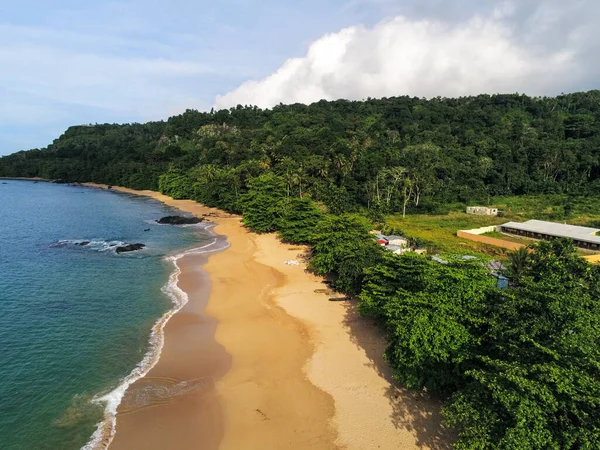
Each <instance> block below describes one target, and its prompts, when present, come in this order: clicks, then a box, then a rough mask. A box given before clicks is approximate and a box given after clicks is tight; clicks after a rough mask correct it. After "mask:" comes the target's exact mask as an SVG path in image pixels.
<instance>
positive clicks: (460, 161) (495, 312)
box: [0, 91, 600, 450]
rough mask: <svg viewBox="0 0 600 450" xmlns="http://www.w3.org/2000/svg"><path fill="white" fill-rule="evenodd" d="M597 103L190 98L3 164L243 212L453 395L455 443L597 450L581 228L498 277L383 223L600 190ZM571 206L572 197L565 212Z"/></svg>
mask: <svg viewBox="0 0 600 450" xmlns="http://www.w3.org/2000/svg"><path fill="white" fill-rule="evenodd" d="M599 101H600V91H592V92H588V93H578V94H570V95H564V96H560V97H557V98H530V97H527V96H522V95H496V96H485V95H482V96H478V97H467V98H460V99H439V98H438V99H432V100H423V99H417V98H408V97H401V98H391V99H382V100H368V101H365V102H347V101H337V102H325V101H322V102H319V103H316V104H313V105H310V106H304V105H291V106H279V107H276V108H274V109H273V110H265V111H263V110H259V109H256V108H243V107H238V108H236V109H233V110H229V111H219V112H210V113H200V112H197V111H187V112H186V113H184V114H182V115H180V116H176V117H172V118H170V119H169V120H168V121H166V122H154V123H148V124H145V125H140V124H133V125H96V126H79V127H72V128H70V129H69V130H67V131H66V133H65V134H64V135H63V136H61V137H60V138H59V139H57V140H56V141H55V142H54V143H53V144H52V145H50V146H49V147H48V148H46V149H41V150H31V151H28V152H20V153H17V154H14V155H10V156H7V157H4V158H2V159H0V176H12V177H16V176H22V177H34V176H38V177H43V178H49V179H57V178H61V179H63V180H66V181H79V182H83V181H95V182H102V183H106V184H114V185H122V186H128V187H132V188H137V189H143V188H149V189H160V190H161V191H162V192H163V193H166V194H168V195H170V196H172V197H175V198H192V199H195V200H197V201H200V202H202V203H204V204H207V205H210V206H216V207H220V208H222V209H226V210H229V211H236V212H241V213H242V214H243V223H244V224H245V225H246V226H247V227H248V228H250V229H251V230H253V231H255V232H259V233H263V232H277V233H279V236H280V237H281V238H282V239H283V240H284V241H286V242H289V243H293V244H307V245H308V246H309V247H310V251H309V254H308V259H309V262H308V270H310V271H312V272H313V273H315V274H318V275H323V276H327V277H328V279H329V282H330V283H331V285H332V287H333V288H334V289H337V290H339V291H343V292H346V293H348V294H351V295H352V296H353V297H355V298H357V299H358V305H359V309H360V311H361V313H362V314H364V315H366V316H370V317H373V318H374V319H375V320H376V321H377V322H378V323H379V325H380V326H381V327H382V328H383V329H384V330H385V331H386V333H387V337H388V342H389V346H388V348H387V350H386V354H385V356H386V360H387V362H388V363H389V364H390V366H391V367H392V368H393V370H394V374H395V377H396V379H397V380H398V381H399V382H401V383H402V384H403V385H404V386H407V387H410V388H413V389H419V390H424V389H426V390H427V391H428V392H430V393H436V394H438V395H440V396H441V397H442V398H443V400H444V410H443V411H444V417H445V420H446V422H445V423H446V424H447V425H449V426H452V427H454V428H455V429H456V431H457V434H458V439H457V441H456V442H455V443H454V448H455V449H457V450H515V449H519V450H539V449H552V450H559V449H568V450H583V449H590V450H591V449H598V448H600V380H599V378H598V373H599V371H600V288H599V287H600V266H598V265H596V266H591V265H590V264H588V263H587V262H586V261H584V260H583V259H582V258H580V257H579V256H578V254H577V252H576V250H575V248H574V247H573V245H572V243H570V242H569V241H565V240H554V241H551V242H540V243H538V244H535V245H533V246H532V248H531V249H528V250H526V249H522V250H521V251H519V252H516V253H514V254H512V255H511V256H510V261H509V262H507V263H506V264H507V265H508V271H505V272H504V274H505V275H507V276H508V277H510V279H511V287H510V288H507V289H502V290H501V289H499V288H498V287H497V283H496V279H495V278H493V277H492V276H491V275H490V273H489V271H488V270H487V269H486V267H485V266H486V264H485V262H486V261H485V260H483V259H478V258H476V259H474V260H472V259H470V260H465V259H463V258H461V257H460V256H457V255H444V257H445V258H447V260H442V262H440V260H439V258H438V259H437V261H436V260H434V259H432V258H429V257H428V256H423V255H416V254H410V253H405V254H403V255H395V254H392V253H391V252H386V251H384V250H383V249H382V247H381V246H380V245H378V244H377V243H376V241H375V239H374V237H373V235H372V234H370V231H371V230H372V228H373V220H374V219H376V220H380V219H382V218H383V216H384V214H385V213H392V212H403V213H404V212H405V211H408V212H415V211H419V212H432V211H436V210H438V211H439V210H444V208H445V207H446V205H448V204H449V203H451V202H475V201H477V202H482V203H485V202H487V201H488V199H489V198H490V197H491V196H497V195H521V194H569V196H565V195H560V196H548V197H547V198H554V197H561V198H563V197H565V198H567V199H568V200H571V199H573V198H575V197H574V196H575V195H579V196H582V195H583V196H590V195H591V194H596V195H597V194H598V193H599V192H600V102H599ZM579 198H582V197H579ZM522 199H523V197H518V199H517V200H522ZM590 205H592V206H589V205H588V206H589V208H590V209H595V205H596V203H595V202H594V201H591V202H590ZM541 206H543V205H540V207H541ZM567 206H569V208H567ZM572 211H573V205H572V204H571V202H568V203H565V205H564V206H561V217H566V216H568V214H569V212H572ZM354 212H360V213H363V214H352V213H354ZM364 213H367V214H364ZM547 213H548V212H547ZM399 216H400V215H399V214H398V217H399ZM465 216H466V214H465ZM413 217H415V216H413ZM417 217H418V216H417ZM422 217H425V216H422ZM427 217H430V216H427ZM398 222H399V223H400V224H406V223H408V222H410V220H407V219H406V218H404V219H401V218H400V217H399V218H398V219H397V220H395V221H394V222H393V223H392V225H394V227H395V226H397V225H398ZM423 226H424V228H425V229H426V230H428V231H429V230H431V229H434V228H435V227H436V226H437V227H438V228H439V227H440V224H439V223H438V224H437V225H436V224H435V223H433V222H427V223H425V224H424V225H423ZM455 230H456V229H454V231H455ZM442 231H443V230H442ZM445 231H446V233H447V234H448V235H450V234H451V233H450V232H449V231H448V230H445ZM454 231H453V233H454ZM407 237H408V236H407ZM413 237H414V236H413ZM416 237H417V238H421V237H422V236H421V235H419V236H416ZM440 448H441V447H440Z"/></svg>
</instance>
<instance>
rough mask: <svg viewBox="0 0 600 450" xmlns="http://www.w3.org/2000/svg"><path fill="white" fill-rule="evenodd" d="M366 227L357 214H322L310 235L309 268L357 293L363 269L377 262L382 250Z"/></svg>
mask: <svg viewBox="0 0 600 450" xmlns="http://www.w3.org/2000/svg"><path fill="white" fill-rule="evenodd" d="M370 228H371V224H370V223H369V221H368V220H367V219H365V218H364V217H361V216H357V215H343V216H333V215H330V214H328V215H325V216H324V217H323V218H322V219H321V220H320V221H319V222H318V223H317V225H316V226H315V228H314V230H313V232H312V234H311V236H310V244H311V245H312V257H311V259H310V262H309V265H308V268H309V270H311V271H312V272H314V273H316V274H318V275H324V276H332V277H333V278H334V283H335V287H336V288H337V289H339V290H341V291H345V292H349V293H354V294H356V293H359V292H360V290H361V286H362V280H363V277H364V271H365V269H366V268H367V267H371V266H373V265H375V264H377V263H378V262H379V261H380V258H381V257H382V252H383V251H382V250H381V248H380V246H379V245H378V244H377V243H376V242H375V239H374V238H373V236H372V235H371V234H369V231H370Z"/></svg>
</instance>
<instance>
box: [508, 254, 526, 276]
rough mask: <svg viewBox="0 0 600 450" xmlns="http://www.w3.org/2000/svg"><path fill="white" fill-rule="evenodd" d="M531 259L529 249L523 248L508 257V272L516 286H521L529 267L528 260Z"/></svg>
mask: <svg viewBox="0 0 600 450" xmlns="http://www.w3.org/2000/svg"><path fill="white" fill-rule="evenodd" d="M528 257H529V250H528V249H527V247H522V248H520V249H519V250H515V251H514V252H511V253H510V254H509V256H508V258H509V266H508V271H509V274H510V277H511V279H512V281H513V283H514V284H519V282H520V281H521V277H522V276H523V272H524V271H525V267H526V265H527V258H528Z"/></svg>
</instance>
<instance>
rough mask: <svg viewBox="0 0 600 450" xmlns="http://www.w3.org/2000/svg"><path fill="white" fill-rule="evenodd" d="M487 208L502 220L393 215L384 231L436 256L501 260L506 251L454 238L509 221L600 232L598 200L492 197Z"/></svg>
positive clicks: (455, 215) (461, 215)
mask: <svg viewBox="0 0 600 450" xmlns="http://www.w3.org/2000/svg"><path fill="white" fill-rule="evenodd" d="M488 206H494V207H497V208H499V209H500V210H501V211H503V213H504V216H503V217H494V216H477V215H472V214H466V213H465V212H464V211H454V212H450V213H448V214H444V215H430V214H410V215H407V216H406V218H404V219H403V218H402V216H400V215H394V216H389V217H387V218H386V220H385V224H384V227H383V231H384V232H387V233H393V234H401V235H403V236H406V237H407V238H409V239H411V240H413V241H414V242H415V243H416V244H417V245H419V246H422V247H425V248H428V249H430V251H432V252H436V253H437V252H439V253H455V254H459V255H474V256H485V255H487V256H492V257H499V258H502V257H505V256H506V255H507V253H508V251H507V250H503V249H500V248H497V247H493V246H489V245H486V244H481V243H478V242H473V241H468V240H465V239H461V238H459V237H457V236H456V232H457V231H458V230H470V229H473V228H480V227H485V226H492V225H500V224H502V223H506V222H509V221H515V222H524V221H527V220H529V219H538V220H547V221H550V222H561V223H565V222H566V223H569V224H573V225H582V226H589V227H595V228H600V196H598V197H596V196H588V197H574V196H567V195H559V194H556V195H536V196H519V197H495V198H493V199H491V201H490V204H489V205H488ZM484 236H490V237H495V238H498V239H503V240H506V241H511V242H518V243H523V244H530V243H531V242H533V241H532V240H529V239H524V238H521V237H512V236H507V235H504V234H501V233H495V232H492V233H486V234H484Z"/></svg>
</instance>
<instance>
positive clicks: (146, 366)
mask: <svg viewBox="0 0 600 450" xmlns="http://www.w3.org/2000/svg"><path fill="white" fill-rule="evenodd" d="M207 225H208V224H205V227H204V228H205V229H206V230H210V228H212V227H214V226H215V225H214V224H210V225H208V226H207ZM227 247H229V243H228V242H227V241H223V240H219V239H218V238H217V237H216V236H215V235H214V234H213V239H212V240H211V241H210V242H209V243H207V244H205V245H203V246H201V247H196V248H193V249H189V250H186V251H183V252H181V253H179V254H177V255H174V256H169V257H167V258H166V260H167V261H170V262H171V263H172V264H173V266H174V268H175V270H174V271H173V273H171V275H170V277H169V281H168V282H167V284H166V285H165V286H163V288H162V291H163V292H164V293H165V294H166V295H168V296H169V297H170V299H171V301H172V303H173V308H171V309H170V310H169V311H167V312H166V313H165V314H163V316H162V317H161V318H159V319H158V320H157V321H156V323H155V324H154V326H153V327H152V331H151V333H150V340H149V347H148V351H147V352H146V355H145V356H144V358H143V359H142V361H140V363H139V364H138V365H137V366H136V367H135V368H134V369H133V370H132V371H131V372H130V373H129V375H127V376H126V377H125V378H124V379H123V380H121V383H120V384H119V385H118V386H117V387H116V388H114V389H113V390H112V391H110V392H108V393H103V394H99V395H97V396H95V397H94V398H93V399H92V402H93V403H96V404H99V405H103V406H104V419H103V420H102V422H100V423H98V424H97V428H96V431H95V432H94V434H93V435H92V437H91V439H90V441H89V442H88V443H87V444H86V445H84V446H83V447H82V448H81V450H101V449H106V448H108V446H109V445H110V443H111V442H112V440H113V439H114V436H115V433H116V425H117V409H118V407H119V405H120V404H121V401H122V400H123V397H124V395H125V392H127V389H128V388H129V386H131V385H132V384H133V383H135V382H136V381H138V380H140V379H141V378H144V377H145V376H146V375H147V374H148V372H150V370H151V369H152V368H153V367H154V366H155V365H156V363H157V362H158V360H159V358H160V354H161V352H162V348H163V345H164V328H165V325H166V324H167V322H168V321H169V320H170V319H171V317H173V316H174V315H175V314H176V313H177V312H179V311H180V310H181V309H182V308H183V307H184V306H185V304H186V303H187V302H188V300H189V299H188V295H187V294H186V293H185V292H184V291H183V290H181V289H180V288H179V286H178V281H179V275H180V274H181V269H180V267H179V265H178V264H177V261H178V260H179V259H181V258H183V257H184V256H186V255H190V254H203V253H213V252H216V251H220V250H224V249H226V248H227Z"/></svg>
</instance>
